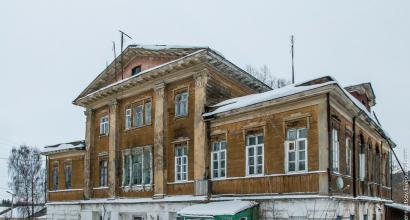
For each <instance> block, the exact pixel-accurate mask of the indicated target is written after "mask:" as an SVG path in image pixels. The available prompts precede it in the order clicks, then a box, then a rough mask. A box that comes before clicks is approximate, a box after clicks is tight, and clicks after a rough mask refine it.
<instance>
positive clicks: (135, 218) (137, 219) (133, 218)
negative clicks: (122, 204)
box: [132, 216, 144, 220]
mask: <svg viewBox="0 0 410 220" xmlns="http://www.w3.org/2000/svg"><path fill="white" fill-rule="evenodd" d="M143 219H144V218H142V217H141V216H134V217H132V220H143Z"/></svg>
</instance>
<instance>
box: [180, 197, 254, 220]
mask: <svg viewBox="0 0 410 220" xmlns="http://www.w3.org/2000/svg"><path fill="white" fill-rule="evenodd" d="M177 219H178V220H257V219H258V203H256V202H253V201H242V200H230V201H222V202H209V203H202V204H195V205H192V206H188V207H186V208H184V209H182V210H181V211H179V212H178V217H177Z"/></svg>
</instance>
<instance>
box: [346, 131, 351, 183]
mask: <svg viewBox="0 0 410 220" xmlns="http://www.w3.org/2000/svg"><path fill="white" fill-rule="evenodd" d="M351 143H352V140H351V138H350V137H347V138H346V175H348V176H351V175H352V146H351Z"/></svg>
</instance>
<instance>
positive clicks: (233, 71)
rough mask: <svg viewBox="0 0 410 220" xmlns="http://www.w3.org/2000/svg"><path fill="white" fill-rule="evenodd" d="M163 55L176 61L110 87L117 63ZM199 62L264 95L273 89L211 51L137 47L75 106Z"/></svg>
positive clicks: (126, 52) (100, 77) (95, 82)
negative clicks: (137, 57) (205, 63)
mask: <svg viewBox="0 0 410 220" xmlns="http://www.w3.org/2000/svg"><path fill="white" fill-rule="evenodd" d="M164 54H165V55H168V56H172V57H175V58H174V59H173V60H171V61H169V62H166V63H163V64H161V65H158V66H155V67H153V68H150V69H147V70H144V71H142V72H140V73H139V74H137V75H134V76H131V77H128V78H125V79H122V80H119V81H116V82H114V83H111V84H107V82H109V81H112V80H113V79H114V78H115V73H116V69H115V66H116V63H118V61H117V60H118V59H120V58H121V57H122V59H123V60H124V61H123V62H124V66H126V65H127V64H128V63H129V62H130V61H131V60H132V59H133V58H134V57H135V56H136V55H145V56H161V55H164ZM199 62H207V63H208V64H209V65H211V66H213V67H214V68H216V69H222V68H223V69H224V71H221V72H223V73H224V74H228V75H229V76H230V77H231V78H233V79H235V80H238V81H240V82H241V83H243V84H244V85H247V86H248V87H249V88H252V89H253V90H255V91H258V92H261V91H267V90H270V89H271V88H270V87H269V86H268V85H266V84H264V83H263V82H261V81H260V80H258V79H256V78H255V77H254V76H252V75H250V74H249V73H247V72H246V71H244V70H243V69H241V68H239V67H238V66H236V65H235V64H233V63H232V62H230V61H229V60H227V59H226V58H225V57H224V56H223V55H222V54H221V53H219V52H217V51H215V50H213V49H211V48H209V47H198V46H197V47H195V46H175V45H139V44H136V45H129V46H128V47H127V48H126V49H125V50H124V52H123V53H122V54H121V55H120V56H119V57H117V58H116V59H114V61H113V62H112V63H111V64H110V65H109V66H108V67H107V68H106V69H104V70H103V71H102V72H101V73H100V74H99V75H98V76H97V77H96V78H95V79H94V80H93V81H92V82H91V83H90V85H88V86H87V88H86V89H85V90H84V91H83V92H81V94H80V95H79V96H78V97H77V98H76V99H75V100H74V101H73V103H74V104H76V105H83V106H84V100H90V98H91V97H92V96H94V97H97V98H101V97H104V96H105V95H111V94H112V91H111V90H113V91H115V92H119V91H123V90H125V89H128V88H130V87H131V86H135V85H136V84H137V83H142V82H144V81H146V80H149V79H153V78H154V77H155V78H157V77H158V75H159V74H165V73H166V72H169V71H171V70H173V69H177V68H181V66H182V64H183V63H184V65H186V64H191V65H193V64H197V63H199ZM118 65H120V64H118ZM117 71H118V68H117ZM155 74H157V75H155ZM151 76H152V77H151Z"/></svg>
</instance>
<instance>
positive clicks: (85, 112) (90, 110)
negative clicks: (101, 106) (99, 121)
mask: <svg viewBox="0 0 410 220" xmlns="http://www.w3.org/2000/svg"><path fill="white" fill-rule="evenodd" d="M94 112H95V110H94V109H91V108H87V109H86V110H85V111H84V115H85V116H87V117H91V115H92V114H93V113H94Z"/></svg>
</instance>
